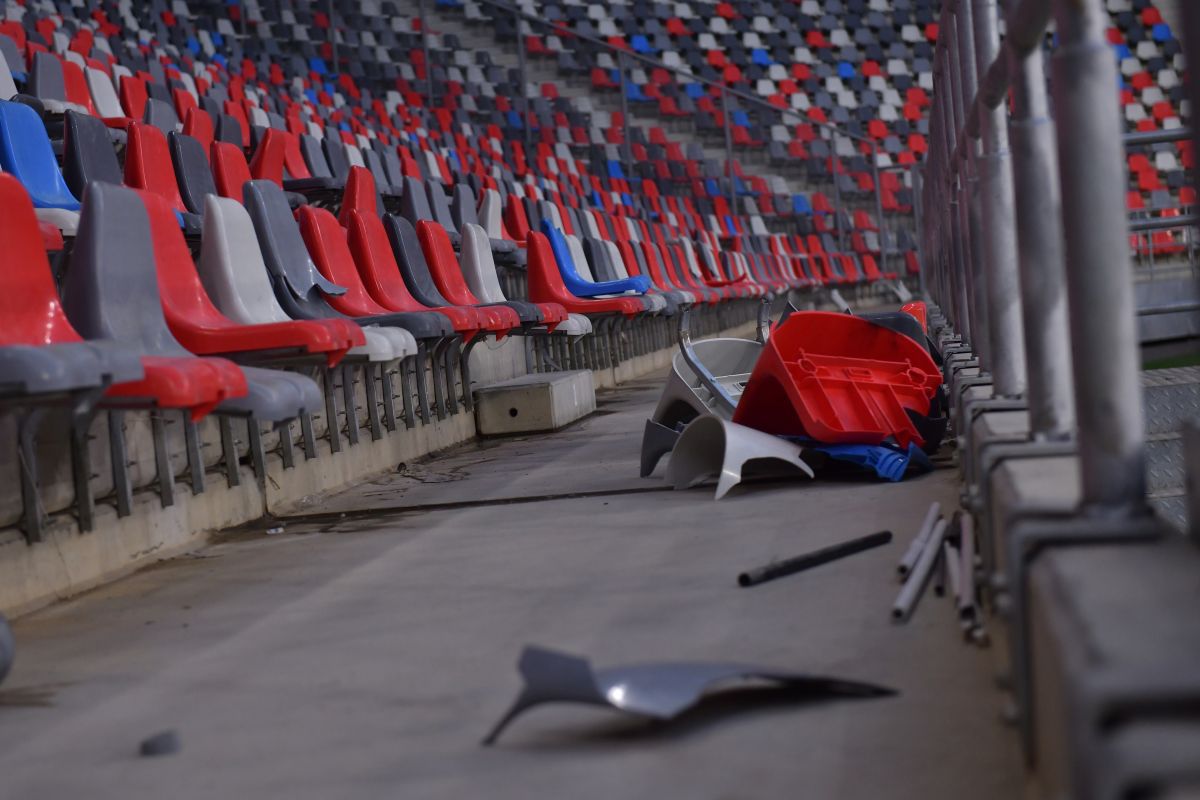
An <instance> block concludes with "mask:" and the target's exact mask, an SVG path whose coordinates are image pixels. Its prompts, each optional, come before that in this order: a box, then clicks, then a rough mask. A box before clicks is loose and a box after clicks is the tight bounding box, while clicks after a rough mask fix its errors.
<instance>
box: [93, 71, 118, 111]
mask: <svg viewBox="0 0 1200 800" xmlns="http://www.w3.org/2000/svg"><path fill="white" fill-rule="evenodd" d="M87 84H88V90H89V91H91V93H92V104H93V105H95V106H96V112H97V113H98V114H99V115H100V116H102V117H107V118H116V117H123V116H125V109H123V108H121V100H120V98H118V97H117V90H116V89H114V88H113V82H112V81H111V80H109V79H108V76H107V75H105V74H104V72H103V71H101V70H98V69H96V68H95V67H88V68H87Z"/></svg>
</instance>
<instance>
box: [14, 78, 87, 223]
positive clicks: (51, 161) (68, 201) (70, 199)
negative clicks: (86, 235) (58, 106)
mask: <svg viewBox="0 0 1200 800" xmlns="http://www.w3.org/2000/svg"><path fill="white" fill-rule="evenodd" d="M0 167H3V169H4V171H5V172H7V173H9V174H11V175H13V176H15V177H16V178H17V180H19V181H20V182H21V185H22V186H24V187H25V191H27V192H29V196H30V198H31V199H32V200H33V207H34V208H58V209H63V210H65V211H78V210H79V200H78V199H77V198H76V197H75V195H73V194H71V190H70V189H69V188H67V182H66V181H65V180H63V174H62V171H61V170H60V169H59V168H58V159H56V158H55V157H54V148H53V147H52V146H51V144H50V137H49V136H47V135H46V128H45V127H44V126H43V125H42V121H41V119H39V118H38V115H37V112H36V111H34V110H33V109H32V108H30V107H29V106H26V105H22V104H20V103H9V102H3V101H0Z"/></svg>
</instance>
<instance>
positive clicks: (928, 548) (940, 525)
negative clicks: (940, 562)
mask: <svg viewBox="0 0 1200 800" xmlns="http://www.w3.org/2000/svg"><path fill="white" fill-rule="evenodd" d="M945 538H946V520H945V519H939V520H938V521H937V524H936V525H934V526H933V532H932V533H930V534H929V538H928V539H926V540H925V546H924V547H922V548H921V555H920V556H919V557H918V558H917V563H916V564H915V565H913V570H912V572H911V573H910V574H909V576H908V580H906V581H905V582H904V586H903V587H901V589H900V594H898V595H897V596H896V602H895V603H893V604H892V619H893V620H895V621H897V622H907V621H908V618H909V617H910V616H912V612H913V609H914V608H915V607H916V605H917V601H918V600H920V599H921V593H922V592H924V591H925V584H927V583H929V576H930V574H931V573H932V572H933V563H934V562H935V561H936V560H937V556H938V553H940V552H941V550H942V542H943V541H945Z"/></svg>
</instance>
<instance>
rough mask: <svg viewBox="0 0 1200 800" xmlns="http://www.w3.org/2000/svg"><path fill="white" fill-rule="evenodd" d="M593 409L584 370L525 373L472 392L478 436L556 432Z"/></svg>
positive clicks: (592, 395)
mask: <svg viewBox="0 0 1200 800" xmlns="http://www.w3.org/2000/svg"><path fill="white" fill-rule="evenodd" d="M595 410H596V390H595V388H593V386H592V375H591V372H589V371H587V370H573V371H570V372H551V373H546V374H535V375H524V376H522V377H520V378H513V379H512V380H508V381H501V382H500V383H497V384H494V385H492V386H487V387H484V388H483V389H478V390H476V392H475V423H476V425H477V427H478V430H479V435H480V436H504V435H507V434H515V433H535V432H538V431H556V430H558V429H559V428H562V427H563V426H565V425H569V424H571V423H572V422H574V421H575V420H578V419H582V418H584V417H586V416H587V415H588V414H591V413H592V412H593V411H595Z"/></svg>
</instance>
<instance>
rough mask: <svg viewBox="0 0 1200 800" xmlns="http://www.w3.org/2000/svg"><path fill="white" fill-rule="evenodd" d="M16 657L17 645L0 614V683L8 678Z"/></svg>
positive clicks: (6, 621)
mask: <svg viewBox="0 0 1200 800" xmlns="http://www.w3.org/2000/svg"><path fill="white" fill-rule="evenodd" d="M16 655H17V643H16V642H15V641H14V640H13V632H12V628H10V627H9V626H8V620H6V619H5V618H4V615H3V614H0V683H4V679H5V678H7V677H8V673H9V670H11V669H12V665H13V659H15V658H16Z"/></svg>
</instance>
